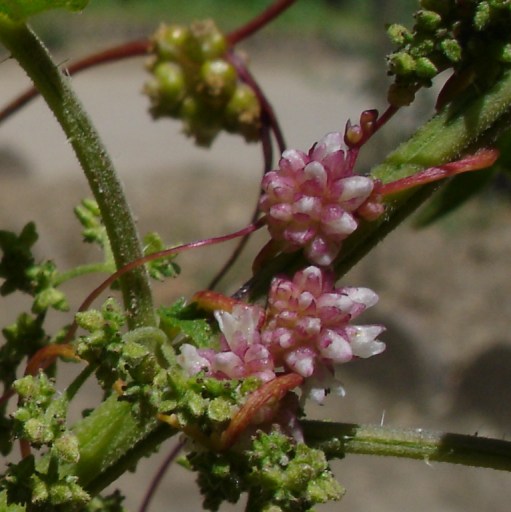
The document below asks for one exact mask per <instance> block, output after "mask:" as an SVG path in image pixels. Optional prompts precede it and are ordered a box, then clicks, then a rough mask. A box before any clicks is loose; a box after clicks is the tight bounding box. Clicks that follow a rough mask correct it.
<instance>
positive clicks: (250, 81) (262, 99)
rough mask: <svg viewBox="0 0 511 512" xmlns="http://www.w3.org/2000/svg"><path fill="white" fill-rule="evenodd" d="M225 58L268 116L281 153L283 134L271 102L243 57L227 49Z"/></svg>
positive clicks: (284, 148)
mask: <svg viewBox="0 0 511 512" xmlns="http://www.w3.org/2000/svg"><path fill="white" fill-rule="evenodd" d="M226 58H227V60H228V61H229V62H230V63H231V64H232V65H233V66H234V67H235V68H236V71H237V73H238V76H239V77H240V78H241V80H242V81H243V82H245V83H246V84H247V85H249V86H250V87H251V88H252V89H253V91H254V93H255V95H256V96H257V99H258V100H259V103H260V105H261V107H262V109H263V115H267V116H268V120H269V124H270V126H271V129H272V131H273V135H274V136H275V139H276V141H277V145H278V147H279V152H280V153H283V152H284V151H285V150H286V141H285V140H284V134H283V133H282V129H281V128H280V124H279V122H278V119H277V116H276V115H275V111H274V110H273V107H272V105H271V103H270V102H269V100H268V98H267V97H266V95H265V94H264V92H263V90H262V89H261V87H260V86H259V84H258V83H257V80H256V79H255V78H254V76H253V75H252V73H250V71H249V70H248V69H247V67H246V66H245V63H244V62H243V59H241V58H240V57H239V56H238V55H236V53H235V52H233V51H229V52H228V53H227V55H226Z"/></svg>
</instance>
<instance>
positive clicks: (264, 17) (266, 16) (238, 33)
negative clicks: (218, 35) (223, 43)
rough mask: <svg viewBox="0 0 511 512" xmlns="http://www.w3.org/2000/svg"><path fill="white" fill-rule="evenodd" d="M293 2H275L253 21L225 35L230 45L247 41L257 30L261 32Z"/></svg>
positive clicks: (294, 0) (293, 1)
mask: <svg viewBox="0 0 511 512" xmlns="http://www.w3.org/2000/svg"><path fill="white" fill-rule="evenodd" d="M295 2H296V0H277V1H276V2H275V3H274V4H273V5H270V7H268V8H267V9H266V10H264V11H263V12H262V13H261V14H260V15H259V16H256V17H255V18H254V19H253V20H251V21H249V22H248V23H247V24H245V25H243V26H242V27H240V28H238V29H236V30H233V31H232V32H231V33H230V34H228V35H227V40H228V41H229V43H230V44H231V45H235V44H237V43H239V42H240V41H242V40H243V39H247V38H248V37H250V36H251V35H252V34H255V33H256V32H257V31H258V30H261V29H262V28H264V27H265V26H266V25H268V24H269V23H270V22H271V21H273V20H274V19H275V18H276V17H277V16H280V14H282V12H284V11H285V10H286V9H288V8H289V7H291V6H292V5H293V4H294V3H295Z"/></svg>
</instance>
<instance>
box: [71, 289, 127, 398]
mask: <svg viewBox="0 0 511 512" xmlns="http://www.w3.org/2000/svg"><path fill="white" fill-rule="evenodd" d="M76 323H77V324H78V326H79V327H81V328H82V329H85V330H86V331H88V332H89V334H88V335H85V336H80V337H79V338H78V339H77V340H76V341H75V342H74V349H75V352H76V354H77V355H78V356H79V357H80V358H82V359H84V360H85V361H87V362H88V363H89V364H91V365H93V366H94V367H96V377H97V379H98V381H99V383H100V385H101V387H102V388H103V389H104V390H105V391H107V392H110V390H111V389H112V386H113V384H114V382H115V381H116V380H117V379H119V378H120V376H119V371H118V369H117V368H118V363H119V358H120V355H121V352H122V333H121V329H122V327H123V326H124V324H125V323H126V319H125V317H124V314H123V312H122V309H121V307H120V305H119V304H118V303H117V302H116V301H115V299H113V298H109V299H107V300H106V301H105V303H104V304H103V306H102V308H101V311H98V310H94V309H93V310H89V311H85V312H82V313H77V315H76Z"/></svg>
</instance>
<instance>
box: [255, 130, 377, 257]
mask: <svg viewBox="0 0 511 512" xmlns="http://www.w3.org/2000/svg"><path fill="white" fill-rule="evenodd" d="M343 139H344V136H343V135H342V134H341V133H339V132H335V133H329V134H327V135H326V136H325V137H323V138H322V139H321V140H320V141H319V142H317V143H316V144H315V145H314V146H313V147H312V148H311V149H310V151H309V153H308V154H305V153H303V152H301V151H298V150H294V149H291V150H287V151H284V153H283V154H282V158H281V159H280V162H279V168H278V169H277V170H275V171H271V172H269V173H267V174H266V175H265V176H264V178H263V182H262V188H263V195H262V196H261V200H260V208H261V210H262V211H263V212H264V213H265V214H266V219H267V225H268V229H269V231H270V234H271V236H272V238H273V239H274V240H276V241H280V242H284V243H285V250H286V251H295V250H298V249H301V248H303V249H304V251H305V255H306V256H307V258H308V259H309V260H310V261H311V262H313V263H315V264H317V265H322V266H326V265H330V263H331V262H332V261H333V259H334V258H335V257H336V256H337V255H338V254H339V251H340V248H341V244H342V241H343V240H344V239H345V238H346V237H348V236H349V235H350V234H351V233H353V231H355V229H356V228H357V225H358V222H357V218H356V210H357V208H359V207H360V206H361V205H362V204H363V203H364V202H365V201H366V200H367V199H368V197H369V196H370V194H371V192H372V191H373V186H374V182H373V180H372V179H371V178H369V177H365V176H358V175H356V174H354V172H353V164H354V160H355V159H354V158H351V157H350V156H351V155H350V154H349V152H350V151H352V149H351V148H347V147H346V145H345V144H344V141H343Z"/></svg>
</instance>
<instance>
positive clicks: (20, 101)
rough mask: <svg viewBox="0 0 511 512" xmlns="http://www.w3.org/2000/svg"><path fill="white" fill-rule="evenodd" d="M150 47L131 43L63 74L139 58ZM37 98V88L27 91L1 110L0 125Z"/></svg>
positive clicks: (143, 42) (81, 62)
mask: <svg viewBox="0 0 511 512" xmlns="http://www.w3.org/2000/svg"><path fill="white" fill-rule="evenodd" d="M149 47H150V41H149V40H148V39H144V40H137V41H131V42H129V43H125V44H122V45H119V46H115V47H113V48H109V49H107V50H103V51H101V52H98V53H95V54H93V55H89V56H88V57H84V58H83V59H80V60H77V61H76V62H73V63H71V64H70V65H69V66H67V67H65V68H63V73H65V74H67V75H75V74H77V73H79V72H80V71H85V70H86V69H89V68H92V67H94V66H98V65H100V64H107V63H109V62H116V61H119V60H122V59H127V58H130V57H139V56H142V55H145V54H147V51H148V50H149ZM37 96H39V91H38V90H37V89H36V88H35V87H30V88H29V89H27V90H26V91H25V92H24V93H22V94H21V95H20V96H18V97H17V98H16V99H14V100H13V101H11V102H10V103H9V104H7V105H6V106H5V107H4V108H3V109H2V110H0V123H1V122H2V121H5V120H6V119H8V118H9V117H10V116H11V115H13V114H15V113H16V112H17V111H18V110H20V109H21V108H23V107H24V106H25V105H27V104H28V103H30V101H31V100H33V99H34V98H37Z"/></svg>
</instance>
